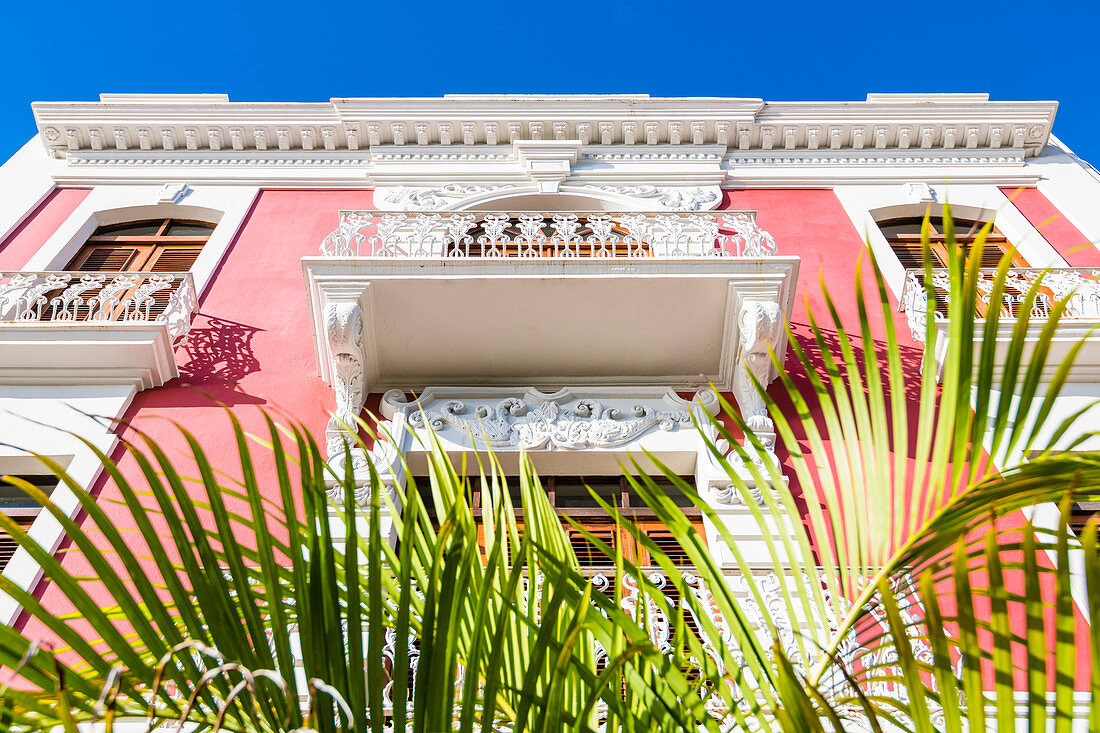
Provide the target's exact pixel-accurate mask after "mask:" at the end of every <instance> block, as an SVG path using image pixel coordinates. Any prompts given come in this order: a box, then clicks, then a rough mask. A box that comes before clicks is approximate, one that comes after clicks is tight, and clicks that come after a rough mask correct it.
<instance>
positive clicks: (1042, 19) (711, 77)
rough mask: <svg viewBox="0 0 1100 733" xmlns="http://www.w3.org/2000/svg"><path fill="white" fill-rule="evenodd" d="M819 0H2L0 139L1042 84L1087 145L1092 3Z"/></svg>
mask: <svg viewBox="0 0 1100 733" xmlns="http://www.w3.org/2000/svg"><path fill="white" fill-rule="evenodd" d="M963 5H965V4H964V3H936V2H928V1H926V2H922V3H899V2H894V1H893V0H880V2H877V3H838V2H817V3H813V4H808V3H806V4H803V3H798V2H790V1H788V2H759V1H757V2H720V3H710V4H708V3H706V2H699V1H697V2H662V3H657V2H650V1H649V0H645V1H638V2H609V3H592V2H590V3H579V2H573V1H572V0H563V1H559V2H542V3H537V4H536V3H524V2H513V3H494V2H487V1H485V0H475V1H474V2H465V3H462V2H450V3H446V4H444V3H439V2H434V1H432V0H423V1H421V2H415V3H414V2H405V3H401V2H393V1H392V0H391V2H380V3H371V2H366V3H338V2H309V1H308V0H306V1H303V0H297V2H268V3H263V4H255V5H253V4H250V3H246V2H225V3H222V2H212V3H178V2H167V3H162V2H143V3H133V2H131V3H116V4H107V5H104V4H101V3H100V4H97V3H88V2H80V3H75V2H69V1H68V0H66V1H64V2H57V3H49V4H47V5H42V4H38V3H18V4H14V3H13V4H9V5H8V7H7V8H5V11H4V20H5V23H4V26H5V28H6V33H5V34H4V39H3V40H4V42H3V44H2V45H0V60H2V62H3V67H2V68H3V69H4V70H5V72H6V73H5V74H4V81H3V82H0V83H2V84H3V89H4V94H3V96H2V97H0V100H2V101H0V155H2V157H3V159H6V158H7V157H8V156H10V155H11V154H12V153H13V152H14V151H15V150H16V149H18V148H19V146H21V145H22V144H23V142H25V141H26V139H27V138H29V137H30V136H31V135H32V134H33V133H34V123H33V118H32V116H31V111H30V103H31V101H33V100H55V101H56V100H64V101H68V100H95V99H98V95H99V93H100V92H227V93H228V94H229V95H230V98H231V99H232V100H234V101H325V100H328V99H329V98H331V97H353V96H437V95H441V94H444V93H448V92H458V93H476V92H501V93H503V92H512V93H616V92H617V93H626V92H629V93H641V92H645V93H649V94H651V95H654V96H692V95H698V96H731V97H738V96H740V97H763V98H764V99H766V100H853V99H854V100H861V99H864V98H865V96H866V94H867V92H933V91H952V92H976V91H987V92H989V93H990V94H991V95H992V98H993V99H999V100H1010V99H1011V100H1014V99H1056V100H1058V101H1059V102H1061V106H1060V107H1059V111H1058V116H1057V120H1056V123H1055V129H1054V132H1055V134H1056V135H1058V136H1059V137H1060V138H1062V139H1063V140H1064V141H1066V142H1067V143H1068V144H1069V145H1070V146H1071V147H1073V148H1074V149H1075V150H1077V152H1078V153H1079V154H1081V155H1082V156H1083V157H1085V158H1086V159H1090V160H1093V161H1095V162H1098V163H1100V142H1098V141H1097V140H1096V139H1095V133H1094V128H1095V124H1096V117H1097V112H1098V106H1100V101H1098V100H1100V84H1098V82H1097V70H1096V67H1097V60H1096V56H1095V51H1094V49H1095V46H1096V41H1097V31H1098V30H1100V6H1098V4H1096V3H1094V2H1084V1H1080V2H1065V3H1060V2H1053V3H1051V2H1048V3H1034V2H1031V3H1017V2H1001V3H988V2H983V3H970V4H969V7H963Z"/></svg>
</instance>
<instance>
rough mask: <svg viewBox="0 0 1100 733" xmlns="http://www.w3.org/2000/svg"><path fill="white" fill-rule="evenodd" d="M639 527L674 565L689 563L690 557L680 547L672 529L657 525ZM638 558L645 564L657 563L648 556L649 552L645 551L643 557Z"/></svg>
mask: <svg viewBox="0 0 1100 733" xmlns="http://www.w3.org/2000/svg"><path fill="white" fill-rule="evenodd" d="M640 529H641V530H642V531H643V532H645V534H646V537H648V538H649V539H650V540H651V541H652V542H653V544H655V545H657V547H658V549H660V550H661V552H663V553H664V554H665V555H667V556H668V559H669V560H671V561H672V563H673V564H674V565H691V558H690V557H688V554H687V553H686V552H684V550H683V548H682V547H680V543H679V542H678V541H677V539H676V535H674V534H673V533H672V530H670V529H667V528H666V527H663V526H659V525H649V524H646V525H641V526H640ZM639 560H641V561H643V562H644V564H646V565H654V566H655V565H657V563H656V561H654V560H653V558H651V557H649V553H646V555H645V557H640V558H639Z"/></svg>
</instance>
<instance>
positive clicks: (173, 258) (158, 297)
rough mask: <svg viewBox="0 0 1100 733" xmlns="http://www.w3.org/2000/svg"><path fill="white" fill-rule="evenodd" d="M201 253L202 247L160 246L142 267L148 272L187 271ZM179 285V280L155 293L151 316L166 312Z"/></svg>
mask: <svg viewBox="0 0 1100 733" xmlns="http://www.w3.org/2000/svg"><path fill="white" fill-rule="evenodd" d="M200 254H202V247H162V248H161V247H158V248H157V249H156V250H155V251H154V252H153V255H152V256H151V257H150V258H149V262H148V263H147V264H146V266H145V267H144V268H142V269H143V270H145V271H146V272H187V271H188V270H190V269H191V265H193V264H195V260H197V259H198V258H199V255H200ZM178 286H179V283H178V282H176V283H172V287H171V288H169V289H166V290H158V291H157V292H155V293H153V305H152V306H151V307H150V310H149V312H150V317H152V318H155V317H157V316H159V315H160V314H161V313H163V312H164V309H165V308H167V307H168V301H169V299H170V298H171V297H172V292H173V291H174V290H175V289H176V288H177V287H178Z"/></svg>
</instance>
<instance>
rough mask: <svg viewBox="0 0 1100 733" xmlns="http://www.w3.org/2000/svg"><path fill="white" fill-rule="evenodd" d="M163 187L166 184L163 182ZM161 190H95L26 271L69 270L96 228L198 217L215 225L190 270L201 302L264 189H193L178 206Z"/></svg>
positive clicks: (118, 188)
mask: <svg viewBox="0 0 1100 733" xmlns="http://www.w3.org/2000/svg"><path fill="white" fill-rule="evenodd" d="M162 183H163V181H162ZM161 188H162V186H160V185H158V186H101V187H99V188H96V189H94V190H92V191H91V193H89V194H88V196H87V197H86V198H85V199H84V201H82V202H81V203H80V205H79V206H78V207H77V208H76V210H74V211H73V213H72V214H71V215H70V216H69V218H68V219H66V220H65V222H64V223H63V224H62V225H61V226H60V227H58V228H57V231H55V232H54V233H53V235H52V236H51V237H50V238H49V239H48V240H46V243H45V244H43V245H42V247H41V248H40V249H39V250H38V252H36V253H35V254H34V256H33V257H31V259H30V261H29V262H28V263H27V265H26V267H25V268H24V269H25V270H28V271H31V270H64V269H65V267H66V266H67V265H68V263H69V262H70V261H71V260H72V258H73V257H74V256H76V253H77V252H78V251H80V247H81V246H83V244H84V242H86V241H87V239H88V237H89V236H90V235H91V233H92V232H93V231H95V228H96V227H97V226H99V225H101V224H117V223H120V222H122V221H127V220H131V221H132V220H134V219H147V218H156V217H160V216H163V217H169V216H176V217H183V218H196V219H201V220H203V221H209V222H213V223H216V224H217V226H216V227H215V228H214V232H213V233H212V234H211V235H210V240H209V241H208V242H207V243H206V246H204V247H203V250H202V254H200V255H199V258H198V260H197V261H196V262H195V264H194V265H193V266H192V267H191V273H192V275H193V276H194V278H195V290H196V292H197V293H198V295H199V297H200V298H201V297H202V295H203V293H204V292H205V290H206V287H207V286H208V285H209V283H210V281H211V279H212V277H213V274H214V271H215V270H216V269H217V267H218V265H219V264H220V263H221V261H222V259H223V258H224V257H225V254H226V252H228V251H229V246H230V244H232V242H233V240H234V238H235V237H236V235H237V232H238V230H239V229H240V227H241V224H242V223H243V222H244V219H245V217H246V216H247V215H248V212H249V210H250V209H251V208H252V204H253V202H254V201H255V200H256V196H257V195H258V194H259V189H258V188H254V187H240V186H218V187H214V186H198V185H195V186H191V188H192V189H193V190H192V192H191V193H190V194H189V195H188V196H187V197H186V198H184V199H183V201H182V202H181V203H179V204H167V203H159V198H160V193H161Z"/></svg>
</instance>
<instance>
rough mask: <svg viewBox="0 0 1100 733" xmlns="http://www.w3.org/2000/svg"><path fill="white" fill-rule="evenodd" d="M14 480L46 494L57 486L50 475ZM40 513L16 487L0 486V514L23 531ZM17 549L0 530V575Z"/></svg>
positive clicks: (35, 504)
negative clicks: (35, 487) (30, 485)
mask: <svg viewBox="0 0 1100 733" xmlns="http://www.w3.org/2000/svg"><path fill="white" fill-rule="evenodd" d="M16 478H21V479H23V480H24V481H26V482H28V483H30V484H33V485H34V486H37V487H38V488H40V489H42V490H43V491H46V492H49V491H52V490H53V488H54V487H55V486H56V485H57V478H56V477H55V476H53V475H52V474H50V475H32V476H17V477H16ZM41 511H42V507H40V506H39V505H38V504H37V503H36V502H35V501H34V500H33V499H32V498H31V497H29V496H28V495H27V494H26V493H25V492H24V491H22V490H21V489H19V488H18V487H16V486H12V485H11V484H9V483H6V482H5V483H2V484H0V512H3V513H4V514H6V515H7V516H9V517H11V518H12V519H13V520H15V522H16V524H18V525H20V526H21V527H22V528H23V530H24V531H26V530H28V529H30V526H31V524H32V523H33V522H34V520H35V518H36V517H37V516H38V515H39V513H40V512H41ZM18 547H19V546H18V545H17V544H16V543H15V540H14V539H13V538H12V537H11V535H9V534H8V533H7V532H4V531H3V530H0V573H2V572H4V570H5V569H6V568H7V567H8V563H10V562H11V559H12V557H13V556H14V555H15V551H16V549H18Z"/></svg>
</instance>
